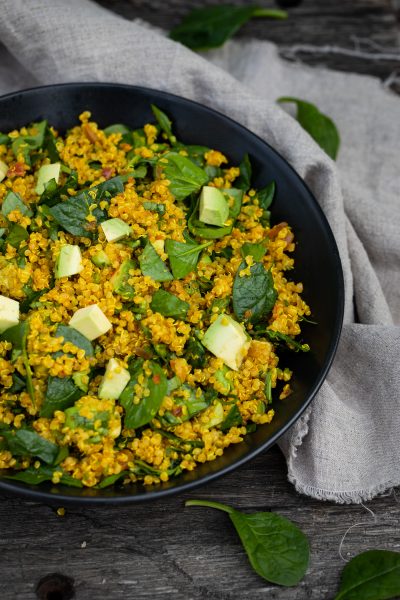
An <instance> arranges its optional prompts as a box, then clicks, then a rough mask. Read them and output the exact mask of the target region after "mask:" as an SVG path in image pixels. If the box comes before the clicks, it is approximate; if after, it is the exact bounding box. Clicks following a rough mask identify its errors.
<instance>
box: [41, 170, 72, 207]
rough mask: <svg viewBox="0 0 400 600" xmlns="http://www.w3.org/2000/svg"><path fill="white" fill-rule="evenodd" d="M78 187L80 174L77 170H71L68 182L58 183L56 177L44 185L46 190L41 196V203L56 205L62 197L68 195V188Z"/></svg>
mask: <svg viewBox="0 0 400 600" xmlns="http://www.w3.org/2000/svg"><path fill="white" fill-rule="evenodd" d="M77 187H78V175H77V173H76V171H71V173H70V174H69V175H68V177H67V180H66V182H65V183H64V184H63V185H58V184H57V182H56V180H55V179H51V180H50V181H49V182H48V183H46V184H45V186H44V192H43V193H42V195H41V196H40V200H39V204H45V205H46V206H54V205H55V204H58V203H59V202H60V199H61V198H63V197H64V196H65V197H68V190H70V189H71V190H76V188H77Z"/></svg>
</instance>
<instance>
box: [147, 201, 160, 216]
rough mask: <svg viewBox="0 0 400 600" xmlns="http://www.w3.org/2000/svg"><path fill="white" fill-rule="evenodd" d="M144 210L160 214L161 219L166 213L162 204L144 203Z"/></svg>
mask: <svg viewBox="0 0 400 600" xmlns="http://www.w3.org/2000/svg"><path fill="white" fill-rule="evenodd" d="M143 208H145V209H146V210H152V211H154V212H156V213H158V214H159V215H160V217H161V216H162V215H163V214H164V213H165V204H162V203H160V202H143Z"/></svg>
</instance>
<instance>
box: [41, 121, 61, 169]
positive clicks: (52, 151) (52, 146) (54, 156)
mask: <svg viewBox="0 0 400 600" xmlns="http://www.w3.org/2000/svg"><path fill="white" fill-rule="evenodd" d="M43 150H45V151H46V152H47V156H48V157H49V159H50V162H52V163H56V162H59V160H60V155H59V153H58V150H57V145H56V138H55V136H54V134H53V132H52V131H51V129H50V127H46V132H45V135H44V142H43Z"/></svg>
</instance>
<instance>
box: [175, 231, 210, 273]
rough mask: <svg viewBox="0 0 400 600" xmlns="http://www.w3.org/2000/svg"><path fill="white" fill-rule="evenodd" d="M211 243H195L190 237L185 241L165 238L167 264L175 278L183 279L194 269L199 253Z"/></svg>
mask: <svg viewBox="0 0 400 600" xmlns="http://www.w3.org/2000/svg"><path fill="white" fill-rule="evenodd" d="M210 244H212V242H206V243H204V244H197V243H196V242H194V241H193V240H191V239H187V240H186V242H176V241H175V240H166V242H165V250H166V252H167V254H168V259H169V264H170V266H171V271H172V274H173V276H174V278H175V279H183V278H184V277H186V275H188V273H191V272H192V271H194V270H195V269H196V266H197V262H198V260H199V256H200V253H201V252H202V251H203V250H204V248H207V246H209V245H210Z"/></svg>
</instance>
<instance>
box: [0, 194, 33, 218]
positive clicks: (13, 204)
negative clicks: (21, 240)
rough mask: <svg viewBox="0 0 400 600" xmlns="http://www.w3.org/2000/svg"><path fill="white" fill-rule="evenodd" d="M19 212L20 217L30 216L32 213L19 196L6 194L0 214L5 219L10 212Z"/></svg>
mask: <svg viewBox="0 0 400 600" xmlns="http://www.w3.org/2000/svg"><path fill="white" fill-rule="evenodd" d="M13 210H19V212H20V213H21V214H22V215H25V216H27V217H31V216H32V214H33V213H32V211H31V209H30V208H29V206H27V205H26V204H25V202H24V201H23V200H22V198H21V196H20V195H19V194H17V193H16V192H11V191H10V192H8V194H7V196H6V197H5V198H4V200H3V204H2V206H1V213H2V215H4V216H5V217H7V216H8V215H9V214H10V212H11V211H13Z"/></svg>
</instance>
